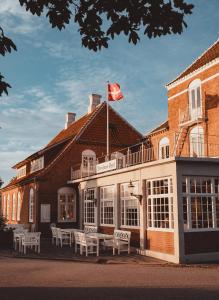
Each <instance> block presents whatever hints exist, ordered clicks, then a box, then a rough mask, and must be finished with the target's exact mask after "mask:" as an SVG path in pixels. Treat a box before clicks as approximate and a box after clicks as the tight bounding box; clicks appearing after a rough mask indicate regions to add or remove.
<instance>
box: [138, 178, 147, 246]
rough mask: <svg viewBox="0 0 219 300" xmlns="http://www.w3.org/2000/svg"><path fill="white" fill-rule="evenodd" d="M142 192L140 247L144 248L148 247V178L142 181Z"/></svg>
mask: <svg viewBox="0 0 219 300" xmlns="http://www.w3.org/2000/svg"><path fill="white" fill-rule="evenodd" d="M140 193H141V194H142V201H141V204H140V249H141V250H144V249H145V248H146V232H145V231H146V206H147V195H146V180H142V182H140Z"/></svg>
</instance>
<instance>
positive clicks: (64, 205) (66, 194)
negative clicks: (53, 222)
mask: <svg viewBox="0 0 219 300" xmlns="http://www.w3.org/2000/svg"><path fill="white" fill-rule="evenodd" d="M58 222H76V192H75V190H74V189H73V188H70V187H62V188H60V189H59V190H58Z"/></svg>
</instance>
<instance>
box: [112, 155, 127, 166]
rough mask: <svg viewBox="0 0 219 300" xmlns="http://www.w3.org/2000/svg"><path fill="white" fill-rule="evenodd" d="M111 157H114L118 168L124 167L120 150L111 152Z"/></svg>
mask: <svg viewBox="0 0 219 300" xmlns="http://www.w3.org/2000/svg"><path fill="white" fill-rule="evenodd" d="M111 159H116V161H117V168H118V169H121V168H123V167H124V165H125V155H124V154H122V153H121V152H118V151H116V152H113V153H112V154H111Z"/></svg>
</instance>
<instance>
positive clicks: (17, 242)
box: [13, 229, 28, 251]
mask: <svg viewBox="0 0 219 300" xmlns="http://www.w3.org/2000/svg"><path fill="white" fill-rule="evenodd" d="M27 232H28V230H27V229H15V230H13V248H14V249H15V250H17V247H18V248H19V251H20V246H21V238H22V236H23V235H24V234H25V233H27Z"/></svg>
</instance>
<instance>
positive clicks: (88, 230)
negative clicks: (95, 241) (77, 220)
mask: <svg viewBox="0 0 219 300" xmlns="http://www.w3.org/2000/svg"><path fill="white" fill-rule="evenodd" d="M96 232H97V227H95V226H87V225H85V226H84V233H96Z"/></svg>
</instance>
